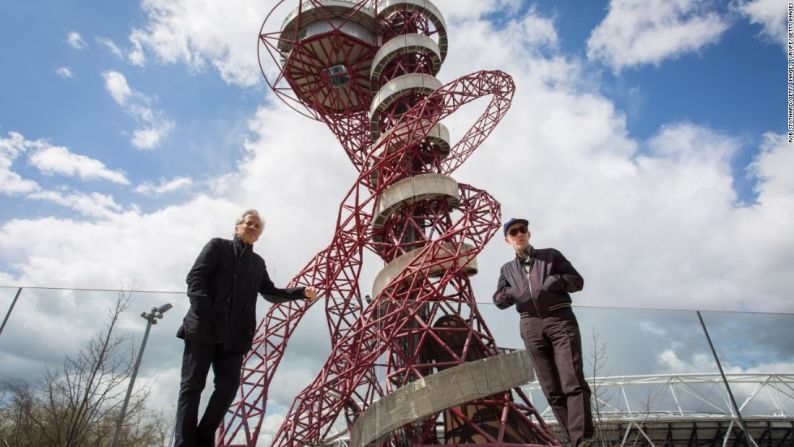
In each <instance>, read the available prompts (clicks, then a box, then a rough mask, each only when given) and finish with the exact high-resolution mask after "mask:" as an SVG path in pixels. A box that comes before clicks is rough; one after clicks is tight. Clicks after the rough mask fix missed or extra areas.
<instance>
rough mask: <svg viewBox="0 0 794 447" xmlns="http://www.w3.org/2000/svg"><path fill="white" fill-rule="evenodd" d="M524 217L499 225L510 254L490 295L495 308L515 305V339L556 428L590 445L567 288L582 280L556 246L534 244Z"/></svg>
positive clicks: (578, 446)
mask: <svg viewBox="0 0 794 447" xmlns="http://www.w3.org/2000/svg"><path fill="white" fill-rule="evenodd" d="M528 226H529V222H528V221H527V220H526V219H516V218H513V219H510V220H508V221H507V222H506V223H505V224H504V236H505V242H507V243H508V245H510V246H511V247H512V248H513V250H514V252H515V257H514V258H513V259H512V260H511V261H510V262H508V263H506V264H505V265H503V266H502V269H501V272H500V274H499V283H498V284H497V290H496V293H495V294H494V296H493V300H494V303H496V305H497V307H499V308H500V309H506V308H507V307H510V306H512V305H514V304H515V306H516V310H517V311H518V312H519V313H520V314H521V338H522V339H523V340H524V345H525V346H526V348H527V353H528V354H529V356H530V358H531V359H532V364H533V365H534V368H535V373H536V374H537V376H538V381H539V382H540V387H541V389H542V390H543V394H544V395H545V396H546V400H548V401H549V405H550V406H551V408H552V410H553V411H554V416H555V417H556V418H557V422H558V423H559V424H560V428H561V429H562V431H563V432H564V433H565V434H566V436H567V437H568V440H569V441H570V442H571V445H572V446H574V447H585V446H590V445H592V442H593V441H592V438H591V437H592V435H593V416H592V412H591V409H590V387H589V386H588V385H587V382H586V381H585V378H584V373H583V367H582V338H581V335H580V334H579V324H578V323H577V321H576V316H574V314H573V309H571V296H570V295H569V293H573V292H578V291H579V290H582V287H583V286H584V279H582V276H581V275H580V274H579V272H577V271H576V269H575V268H573V265H571V263H570V262H568V260H567V259H565V256H563V255H562V253H560V252H559V251H558V250H555V249H553V248H541V249H535V248H534V247H532V245H530V244H529V238H530V236H531V233H530V232H529V228H528Z"/></svg>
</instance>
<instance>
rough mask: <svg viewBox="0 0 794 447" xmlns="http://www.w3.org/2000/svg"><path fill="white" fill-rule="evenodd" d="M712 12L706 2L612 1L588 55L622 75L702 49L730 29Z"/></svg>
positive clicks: (588, 42) (677, 0) (589, 43)
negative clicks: (622, 71)
mask: <svg viewBox="0 0 794 447" xmlns="http://www.w3.org/2000/svg"><path fill="white" fill-rule="evenodd" d="M712 9H713V8H711V7H710V2H709V1H708V0H611V2H610V5H609V13H608V14H607V16H606V18H604V20H603V21H602V22H601V23H600V24H599V25H598V26H597V27H596V28H595V29H594V30H593V32H592V34H591V35H590V38H589V39H588V41H587V56H588V58H590V59H593V60H600V61H602V62H604V63H605V64H607V65H609V66H611V67H612V68H613V69H614V70H615V71H621V70H622V69H624V68H628V67H633V66H636V65H642V64H654V65H659V64H660V63H661V62H662V61H664V60H665V59H670V58H675V57H677V56H680V55H682V54H686V53H692V52H695V51H698V50H701V49H702V48H704V47H706V46H707V45H709V44H712V43H715V42H717V41H718V40H719V38H720V36H721V35H722V33H723V32H725V30H727V29H728V26H729V25H728V23H727V22H726V20H725V19H723V18H722V17H720V15H719V14H718V13H717V12H716V11H713V10H712Z"/></svg>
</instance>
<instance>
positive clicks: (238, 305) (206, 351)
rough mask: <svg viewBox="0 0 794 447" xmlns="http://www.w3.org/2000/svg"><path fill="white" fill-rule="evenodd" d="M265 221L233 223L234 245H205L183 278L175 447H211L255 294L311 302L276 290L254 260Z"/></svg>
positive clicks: (301, 290) (250, 331)
mask: <svg viewBox="0 0 794 447" xmlns="http://www.w3.org/2000/svg"><path fill="white" fill-rule="evenodd" d="M263 229H264V222H262V218H261V217H260V216H259V212H257V211H256V210H246V211H244V212H243V213H242V214H241V215H240V217H239V218H238V219H237V224H236V225H235V227H234V239H232V240H228V239H221V238H214V239H212V240H210V241H209V242H208V243H207V245H205V246H204V249H203V250H201V253H200V254H199V255H198V258H196V262H195V263H194V264H193V268H191V269H190V272H189V273H188V274H187V295H188V297H189V298H190V309H189V310H188V312H187V315H185V318H184V321H183V323H182V326H181V327H180V328H179V331H178V332H177V337H179V338H183V339H184V340H185V350H184V352H183V354H182V381H181V384H180V387H179V400H178V403H177V408H176V426H175V427H174V446H175V447H212V446H214V445H215V439H214V438H215V431H216V430H217V429H218V426H219V425H220V423H221V421H222V420H223V416H224V415H225V414H226V411H227V410H228V409H229V406H230V405H231V403H232V401H233V400H234V396H235V394H236V393H237V388H238V387H239V385H240V371H241V368H242V361H243V357H244V356H245V354H246V353H247V352H248V351H249V350H250V349H251V346H252V342H253V338H254V332H255V331H256V301H257V295H258V294H260V293H261V294H262V295H263V296H264V297H265V299H266V300H268V301H270V302H272V303H283V302H286V301H291V300H297V299H302V298H305V299H309V300H313V299H315V298H317V289H315V288H314V287H295V288H288V289H280V288H278V287H276V286H275V285H274V284H273V281H271V280H270V276H269V275H268V273H267V267H266V266H265V261H264V260H262V258H261V257H260V256H259V255H258V254H256V253H254V251H253V248H254V246H253V244H254V242H256V241H257V239H259V236H260V235H261V234H262V230H263ZM210 366H212V371H213V373H214V375H215V379H214V384H215V389H214V390H213V393H212V396H210V399H209V402H208V403H207V408H206V409H205V410H204V415H203V416H202V417H201V420H200V421H199V419H198V411H199V400H200V399H201V392H202V390H203V389H204V385H205V382H206V380H207V373H208V372H209V368H210Z"/></svg>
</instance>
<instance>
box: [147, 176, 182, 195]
mask: <svg viewBox="0 0 794 447" xmlns="http://www.w3.org/2000/svg"><path fill="white" fill-rule="evenodd" d="M192 185H193V180H191V179H190V178H188V177H176V178H174V179H171V180H165V179H160V183H159V184H157V185H155V184H153V183H151V182H143V183H141V184H140V185H138V187H137V188H135V192H137V193H139V194H146V195H155V196H159V195H162V194H167V193H171V192H174V191H178V190H180V189H186V188H189V187H190V186H192Z"/></svg>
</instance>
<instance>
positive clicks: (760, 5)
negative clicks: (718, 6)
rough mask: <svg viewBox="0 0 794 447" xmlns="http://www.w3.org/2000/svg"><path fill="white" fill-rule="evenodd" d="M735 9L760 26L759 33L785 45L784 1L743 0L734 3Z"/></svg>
mask: <svg viewBox="0 0 794 447" xmlns="http://www.w3.org/2000/svg"><path fill="white" fill-rule="evenodd" d="M735 6H736V9H737V10H738V11H739V12H740V13H741V14H742V15H743V16H745V17H747V18H748V19H749V20H750V22H752V23H754V24H756V25H760V26H761V34H762V35H763V36H764V37H765V38H767V39H769V40H771V41H772V42H777V43H779V44H780V45H782V46H783V47H784V48H785V46H786V41H787V39H786V35H787V31H786V3H785V2H782V1H779V0H749V1H748V0H744V1H739V2H738V3H736V4H735Z"/></svg>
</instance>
